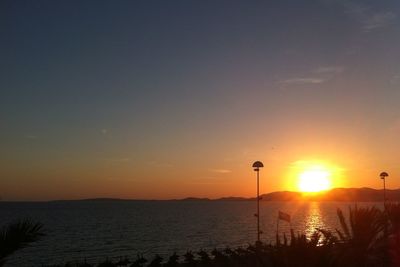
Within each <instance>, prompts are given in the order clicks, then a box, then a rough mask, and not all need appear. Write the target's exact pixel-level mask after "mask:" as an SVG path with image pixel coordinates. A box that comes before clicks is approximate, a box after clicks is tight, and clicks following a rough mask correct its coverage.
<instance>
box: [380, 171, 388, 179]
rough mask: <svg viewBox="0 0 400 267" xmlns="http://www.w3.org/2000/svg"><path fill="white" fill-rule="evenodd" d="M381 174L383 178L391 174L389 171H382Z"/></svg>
mask: <svg viewBox="0 0 400 267" xmlns="http://www.w3.org/2000/svg"><path fill="white" fill-rule="evenodd" d="M379 176H380V177H381V179H385V178H386V177H388V176H389V174H388V173H387V172H381V174H379Z"/></svg>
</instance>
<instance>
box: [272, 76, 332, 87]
mask: <svg viewBox="0 0 400 267" xmlns="http://www.w3.org/2000/svg"><path fill="white" fill-rule="evenodd" d="M323 82H325V80H324V79H322V78H316V77H304V78H291V79H286V80H283V81H280V82H279V83H281V84H287V85H303V84H320V83H323Z"/></svg>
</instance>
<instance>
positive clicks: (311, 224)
mask: <svg viewBox="0 0 400 267" xmlns="http://www.w3.org/2000/svg"><path fill="white" fill-rule="evenodd" d="M305 222H306V225H305V233H306V236H307V237H310V236H311V235H312V234H313V233H314V232H315V231H316V229H322V228H325V223H324V220H323V218H322V213H321V209H320V206H319V203H318V202H310V204H309V208H308V214H307V216H306V220H305Z"/></svg>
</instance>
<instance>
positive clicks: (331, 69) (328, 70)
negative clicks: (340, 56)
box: [313, 66, 344, 74]
mask: <svg viewBox="0 0 400 267" xmlns="http://www.w3.org/2000/svg"><path fill="white" fill-rule="evenodd" d="M343 71H344V68H343V67H341V66H324V67H319V68H316V69H315V70H314V71H313V72H314V73H317V74H339V73H342V72H343Z"/></svg>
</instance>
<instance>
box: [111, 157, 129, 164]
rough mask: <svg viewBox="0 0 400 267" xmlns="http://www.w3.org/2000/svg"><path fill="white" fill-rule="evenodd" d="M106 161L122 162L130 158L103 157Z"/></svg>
mask: <svg viewBox="0 0 400 267" xmlns="http://www.w3.org/2000/svg"><path fill="white" fill-rule="evenodd" d="M105 160H106V161H109V162H116V163H117V162H121V163H123V162H129V161H131V158H109V159H105Z"/></svg>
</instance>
